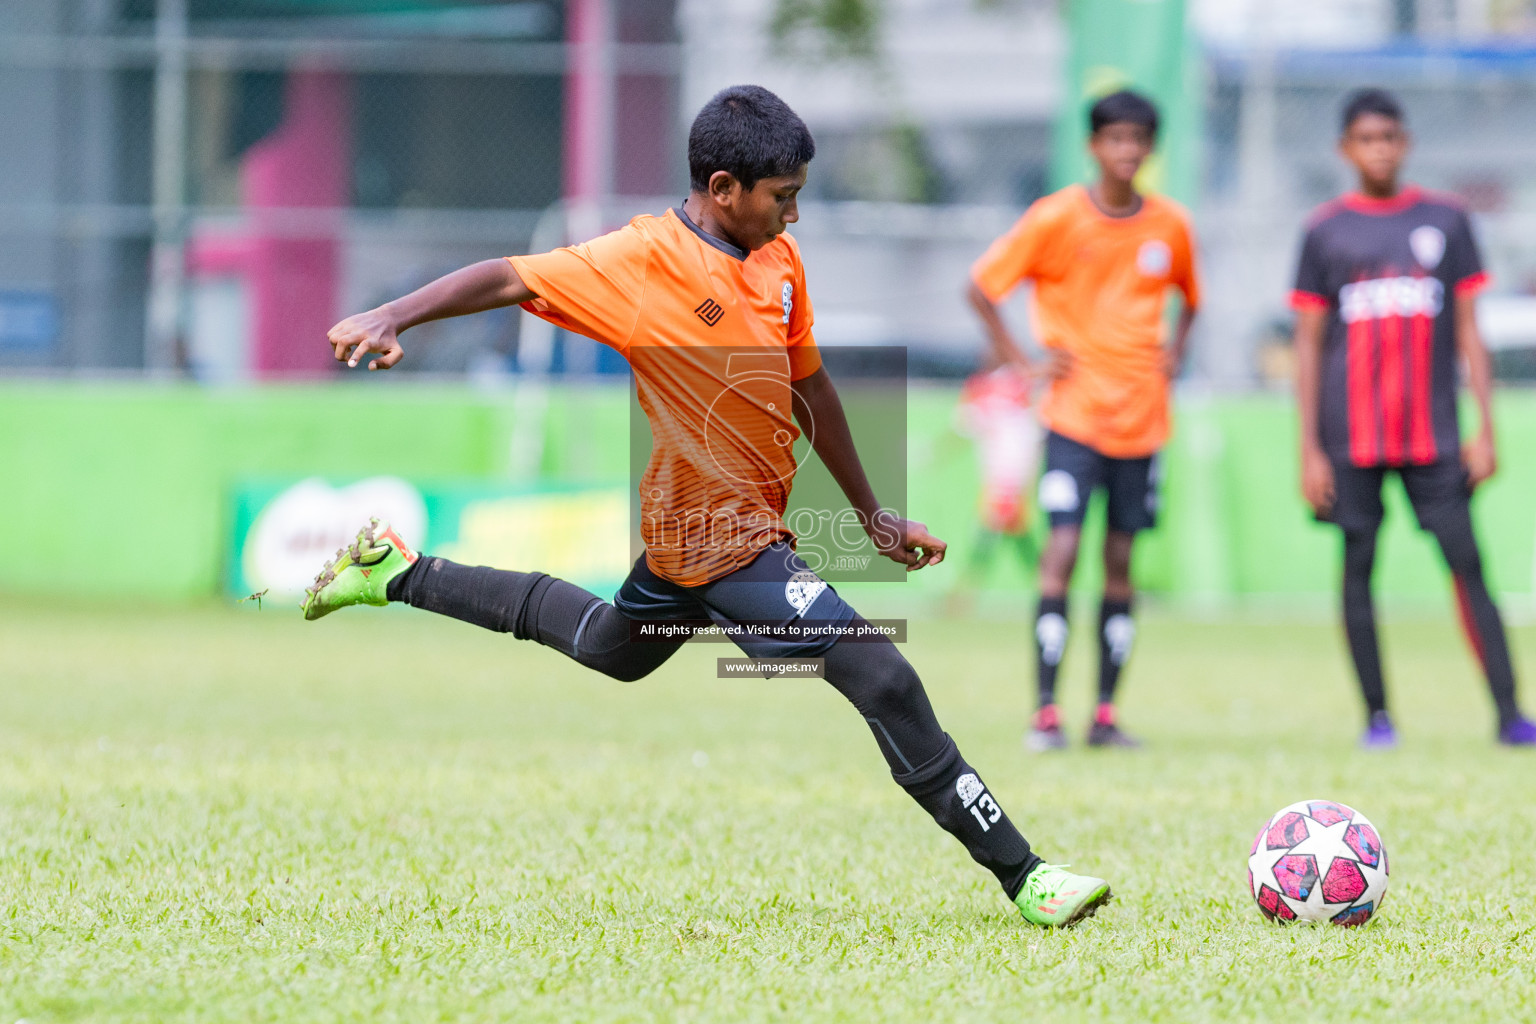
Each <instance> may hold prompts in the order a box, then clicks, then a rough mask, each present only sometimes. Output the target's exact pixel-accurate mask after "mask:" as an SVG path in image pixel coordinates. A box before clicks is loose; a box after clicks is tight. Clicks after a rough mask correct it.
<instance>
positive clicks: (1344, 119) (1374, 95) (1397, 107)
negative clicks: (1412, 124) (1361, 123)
mask: <svg viewBox="0 0 1536 1024" xmlns="http://www.w3.org/2000/svg"><path fill="white" fill-rule="evenodd" d="M1366 114H1380V115H1381V116H1382V117H1390V118H1391V119H1392V120H1394V121H1396V122H1397V123H1398V124H1402V123H1403V121H1404V120H1405V118H1404V117H1403V105H1402V104H1401V103H1399V102H1397V97H1396V96H1393V95H1392V94H1391V93H1389V92H1387V90H1385V89H1356V90H1355V91H1354V92H1352V93H1350V94H1349V96H1348V97H1346V98H1345V100H1344V111H1343V114H1342V116H1341V117H1340V119H1339V130H1340V131H1341V132H1343V133H1346V134H1347V133H1348V132H1349V129H1350V126H1351V125H1353V124H1354V123H1355V122H1356V121H1358V120H1359V119H1360V118H1362V117H1364V116H1365V115H1366Z"/></svg>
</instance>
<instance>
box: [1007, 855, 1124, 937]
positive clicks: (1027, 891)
mask: <svg viewBox="0 0 1536 1024" xmlns="http://www.w3.org/2000/svg"><path fill="white" fill-rule="evenodd" d="M1110 896H1111V893H1110V891H1109V883H1108V882H1106V881H1104V879H1102V878H1094V877H1092V876H1091V875H1074V874H1072V872H1070V871H1067V870H1065V869H1063V868H1060V867H1057V866H1056V865H1055V864H1041V865H1039V866H1038V867H1036V868H1035V869H1034V870H1033V871H1031V872H1030V873H1029V877H1027V878H1025V879H1024V888H1022V889H1020V890H1019V894H1018V896H1016V897H1014V900H1013V903H1014V906H1016V907H1018V908H1019V913H1021V914H1023V915H1024V920H1026V921H1028V922H1029V923H1030V924H1038V925H1041V926H1043V927H1046V928H1070V927H1071V926H1072V925H1074V924H1077V922H1079V921H1081V920H1082V919H1083V918H1085V917H1092V916H1093V915H1094V914H1095V913H1096V912H1097V911H1098V909H1099V908H1100V907H1102V906H1103V905H1104V904H1106V903H1108V902H1109V900H1110Z"/></svg>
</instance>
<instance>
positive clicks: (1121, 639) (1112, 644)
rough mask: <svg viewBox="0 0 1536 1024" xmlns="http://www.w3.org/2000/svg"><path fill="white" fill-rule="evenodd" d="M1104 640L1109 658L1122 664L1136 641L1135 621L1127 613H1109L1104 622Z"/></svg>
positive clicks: (1129, 654) (1117, 663)
mask: <svg viewBox="0 0 1536 1024" xmlns="http://www.w3.org/2000/svg"><path fill="white" fill-rule="evenodd" d="M1104 642H1105V643H1107V644H1109V660H1110V661H1112V662H1114V663H1115V664H1116V665H1124V664H1125V659H1127V658H1129V657H1130V656H1131V645H1132V644H1133V643H1135V642H1136V622H1135V620H1134V619H1132V618H1131V617H1130V616H1129V615H1111V616H1110V617H1109V618H1108V619H1107V620H1105V622H1104Z"/></svg>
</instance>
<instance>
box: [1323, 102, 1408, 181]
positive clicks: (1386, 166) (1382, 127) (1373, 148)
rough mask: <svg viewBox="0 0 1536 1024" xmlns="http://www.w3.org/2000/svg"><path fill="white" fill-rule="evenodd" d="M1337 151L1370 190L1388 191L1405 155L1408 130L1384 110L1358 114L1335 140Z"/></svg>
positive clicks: (1395, 178) (1406, 153) (1395, 179)
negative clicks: (1337, 146)
mask: <svg viewBox="0 0 1536 1024" xmlns="http://www.w3.org/2000/svg"><path fill="white" fill-rule="evenodd" d="M1339 152H1340V153H1341V154H1342V155H1343V157H1344V159H1345V160H1348V161H1349V162H1350V163H1351V164H1353V165H1354V167H1355V170H1357V171H1359V172H1360V180H1361V183H1362V184H1364V185H1365V186H1366V187H1367V188H1369V189H1370V190H1372V191H1390V190H1391V189H1392V188H1393V187H1394V186H1395V185H1396V184H1397V173H1398V171H1399V170H1400V169H1401V168H1402V166H1403V158H1404V157H1406V156H1407V155H1408V132H1407V131H1406V130H1405V129H1404V128H1403V124H1402V122H1401V121H1398V120H1396V119H1395V118H1391V117H1387V116H1386V115H1384V114H1361V115H1360V116H1359V117H1357V118H1355V120H1354V121H1353V122H1352V123H1351V124H1350V126H1349V128H1348V129H1347V130H1346V131H1345V132H1344V137H1343V138H1341V139H1340V140H1339Z"/></svg>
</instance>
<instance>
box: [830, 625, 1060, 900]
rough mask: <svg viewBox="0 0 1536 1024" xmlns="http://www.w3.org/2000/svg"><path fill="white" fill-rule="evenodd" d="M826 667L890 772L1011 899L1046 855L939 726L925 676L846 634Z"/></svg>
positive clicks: (886, 648)
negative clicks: (1037, 853) (1041, 855)
mask: <svg viewBox="0 0 1536 1024" xmlns="http://www.w3.org/2000/svg"><path fill="white" fill-rule="evenodd" d="M863 621H864V620H863V619H862V618H855V619H854V621H853V624H854V626H855V627H857V626H858V625H859V624H861V623H863ZM826 673H827V682H829V683H831V684H832V685H833V686H835V687H836V688H837V691H838V692H839V693H841V694H842V695H843V696H844V697H846V698H848V700H849V702H850V703H852V704H853V706H854V707H855V708H857V709H858V711H859V714H861V715H862V716H863V717H864V721H865V722H866V723H867V724H868V725H869V728H870V731H871V732H872V733H874V736H875V743H876V744H878V745H879V747H880V752H881V753H882V754H883V755H885V760H886V763H887V764H888V765H890V768H891V776H892V777H893V778H894V779H895V780H896V781H897V783H899V784H900V785H901V786H902V788H904V789H905V790H906V791H907V792H908V793H909V794H910V795H911V796H912V799H914V800H916V801H917V802H918V804H919V805H920V806H921V807H922V808H923V810H925V811H927V812H928V813H929V814H931V815H933V818H934V820H935V821H937V822H938V823H939V826H940V827H941V828H943V829H944V830H945V831H946V832H948V833H949V834H950V835H952V836H954V837H955V838H956V839H958V840H960V842H961V843H962V844H964V846H965V849H966V851H967V852H968V853H970V855H971V858H972V859H973V860H975V861H976V862H977V863H978V864H980V865H982V866H983V867H985V868H986V869H987V870H989V871H991V872H992V873H993V874H994V875H996V876H997V880H998V881H999V882H1000V883H1002V886H1003V889H1004V891H1006V892H1007V893H1008V898H1009V899H1013V898H1014V897H1015V896H1017V895H1018V894H1019V888H1020V886H1022V885H1023V884H1024V877H1025V876H1026V875H1028V874H1029V872H1030V871H1031V870H1033V869H1034V866H1035V865H1036V864H1038V863H1040V858H1039V857H1036V856H1035V855H1034V854H1033V853H1031V852H1030V849H1029V843H1028V842H1026V841H1025V839H1024V837H1023V836H1022V835H1020V834H1019V831H1018V829H1016V828H1014V827H1013V824H1012V823H1011V822H1010V821H1009V820H1008V818H1007V816H1006V815H1004V814H1003V812H1002V809H1001V807H999V806H998V804H997V801H996V800H995V799H993V797H992V796H991V795H990V794H987V793H985V791H984V790H985V787H983V786H982V784H981V780H980V777H979V776H978V775H977V774H976V772H975V770H974V769H972V768H971V767H970V766H969V765H967V764H966V763H965V760H964V759H963V758H961V756H960V751H959V750H958V749H956V747H955V743H954V741H953V740H952V739H950V738H949V734H948V733H946V732H945V731H944V730H943V729H942V728H940V727H939V720H938V718H937V717H935V716H934V713H933V705H932V704H931V703H930V702H929V700H928V694H927V692H926V691H925V690H924V689H923V683H922V680H921V679H919V678H918V675H917V672H916V670H914V669H913V668H912V665H911V664H910V663H909V662H908V661H907V659H906V658H904V657H902V654H901V652H900V651H899V650H898V649H897V648H896V645H895V644H892V643H889V642H874V643H849V642H846V641H839V642H837V643H835V644H833V645H832V647H831V649H830V650H828V651H827V653H826ZM967 776H969V778H970V779H971V780H972V781H966V778H967ZM994 815H995V817H994Z"/></svg>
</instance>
